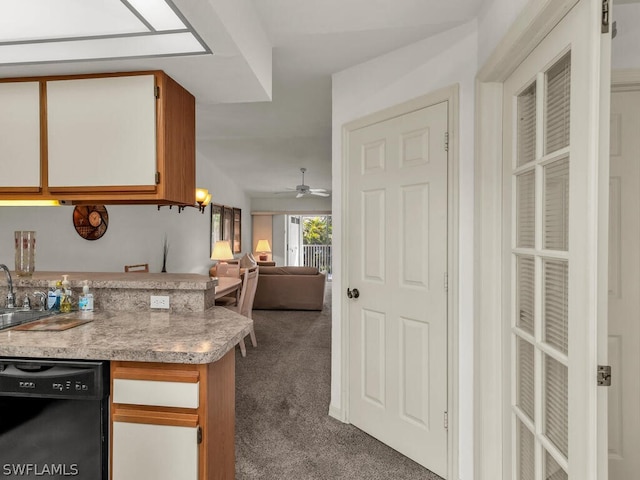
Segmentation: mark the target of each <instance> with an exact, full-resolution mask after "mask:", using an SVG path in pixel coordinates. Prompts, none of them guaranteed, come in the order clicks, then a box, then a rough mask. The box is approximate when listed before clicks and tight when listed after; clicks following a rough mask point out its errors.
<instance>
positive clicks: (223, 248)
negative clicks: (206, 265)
mask: <svg viewBox="0 0 640 480" xmlns="http://www.w3.org/2000/svg"><path fill="white" fill-rule="evenodd" d="M232 259H233V253H232V252H231V245H229V241H228V240H218V241H217V242H216V244H215V245H214V246H213V252H211V260H218V263H220V264H222V263H227V262H225V260H232Z"/></svg>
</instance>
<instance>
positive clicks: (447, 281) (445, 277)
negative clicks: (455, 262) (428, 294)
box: [444, 272, 449, 293]
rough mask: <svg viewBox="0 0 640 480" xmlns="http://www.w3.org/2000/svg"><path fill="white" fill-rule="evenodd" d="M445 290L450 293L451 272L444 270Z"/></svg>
mask: <svg viewBox="0 0 640 480" xmlns="http://www.w3.org/2000/svg"><path fill="white" fill-rule="evenodd" d="M444 291H445V292H446V293H449V272H444Z"/></svg>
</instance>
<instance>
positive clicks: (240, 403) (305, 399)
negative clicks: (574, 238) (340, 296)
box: [236, 286, 440, 480]
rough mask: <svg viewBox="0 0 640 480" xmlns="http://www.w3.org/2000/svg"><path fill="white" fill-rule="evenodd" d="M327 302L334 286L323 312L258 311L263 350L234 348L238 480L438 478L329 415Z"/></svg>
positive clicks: (257, 316)
mask: <svg viewBox="0 0 640 480" xmlns="http://www.w3.org/2000/svg"><path fill="white" fill-rule="evenodd" d="M330 301H331V290H330V286H329V289H328V292H327V296H326V298H325V308H324V310H323V311H322V312H300V311H268V310H255V311H254V312H253V320H254V323H255V331H256V336H257V339H258V348H253V347H252V346H251V343H250V341H249V338H248V337H247V339H246V341H247V356H246V357H245V358H242V357H241V356H240V351H239V350H237V351H236V479H238V480H255V479H264V480H306V479H327V480H333V479H343V478H344V479H350V480H359V479H363V480H364V479H367V480H377V479H380V480H382V479H385V480H386V479H389V480H391V479H393V480H402V479H424V480H438V479H440V477H438V476H437V475H435V474H433V473H431V472H429V471H428V470H425V469H424V468H422V467H421V466H419V465H418V464H416V463H415V462H413V461H412V460H409V459H408V458H406V457H404V456H402V455H400V454H399V453H398V452H396V451H395V450H392V449H391V448H389V447H387V446H386V445H384V444H382V443H380V442H379V441H377V440H376V439H374V438H373V437H370V436H369V435H367V434H366V433H364V432H362V431H361V430H358V429H357V428H355V427H353V426H351V425H346V424H344V423H341V422H339V421H338V420H335V419H334V418H331V417H329V415H328V413H327V412H328V411H329V400H330V366H331V309H330Z"/></svg>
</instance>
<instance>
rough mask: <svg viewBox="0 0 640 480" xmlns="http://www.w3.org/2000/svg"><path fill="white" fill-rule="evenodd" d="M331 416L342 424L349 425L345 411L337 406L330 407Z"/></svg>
mask: <svg viewBox="0 0 640 480" xmlns="http://www.w3.org/2000/svg"><path fill="white" fill-rule="evenodd" d="M329 416H330V417H333V418H335V419H336V420H339V421H341V422H342V423H348V422H347V419H346V417H345V414H344V410H342V409H341V408H338V407H336V406H335V405H329Z"/></svg>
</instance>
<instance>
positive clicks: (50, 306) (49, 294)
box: [47, 280, 58, 310]
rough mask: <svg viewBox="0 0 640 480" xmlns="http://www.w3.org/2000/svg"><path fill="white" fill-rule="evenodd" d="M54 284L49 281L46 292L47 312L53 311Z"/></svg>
mask: <svg viewBox="0 0 640 480" xmlns="http://www.w3.org/2000/svg"><path fill="white" fill-rule="evenodd" d="M57 298H58V297H57V295H56V282H55V281H53V280H51V281H50V282H49V291H48V292H47V310H55V305H56V299H57Z"/></svg>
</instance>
